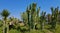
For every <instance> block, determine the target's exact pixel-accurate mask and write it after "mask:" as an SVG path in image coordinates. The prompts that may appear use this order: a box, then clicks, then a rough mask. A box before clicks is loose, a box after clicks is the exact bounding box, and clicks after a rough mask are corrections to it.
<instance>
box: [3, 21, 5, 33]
mask: <svg viewBox="0 0 60 33" xmlns="http://www.w3.org/2000/svg"><path fill="white" fill-rule="evenodd" d="M3 33H5V21H3Z"/></svg>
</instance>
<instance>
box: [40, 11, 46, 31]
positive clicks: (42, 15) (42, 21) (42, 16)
mask: <svg viewBox="0 0 60 33" xmlns="http://www.w3.org/2000/svg"><path fill="white" fill-rule="evenodd" d="M45 15H46V12H43V11H42V13H41V16H40V23H41V29H42V30H44V23H45V22H46V17H45Z"/></svg>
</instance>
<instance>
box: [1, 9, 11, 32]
mask: <svg viewBox="0 0 60 33" xmlns="http://www.w3.org/2000/svg"><path fill="white" fill-rule="evenodd" d="M9 15H10V13H9V11H8V10H6V9H4V10H3V11H2V13H1V16H3V17H4V18H3V19H4V21H3V33H5V27H6V26H7V33H8V23H7V21H6V20H7V17H8V16H9ZM5 25H6V26H5Z"/></svg>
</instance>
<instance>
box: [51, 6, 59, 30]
mask: <svg viewBox="0 0 60 33" xmlns="http://www.w3.org/2000/svg"><path fill="white" fill-rule="evenodd" d="M51 11H52V16H51V17H52V18H51V20H52V22H51V25H52V27H51V28H52V29H55V27H56V22H58V20H57V17H58V11H59V9H58V7H57V8H53V7H51Z"/></svg>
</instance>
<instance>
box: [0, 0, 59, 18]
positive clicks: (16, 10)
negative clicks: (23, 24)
mask: <svg viewBox="0 0 60 33" xmlns="http://www.w3.org/2000/svg"><path fill="white" fill-rule="evenodd" d="M31 3H37V7H41V11H46V12H47V13H51V10H50V7H52V6H53V7H54V8H55V7H57V6H59V7H60V0H0V12H2V10H3V9H7V10H9V12H10V13H11V14H10V16H14V17H16V18H19V19H21V13H22V12H25V10H26V7H27V6H28V5H30V4H31Z"/></svg>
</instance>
